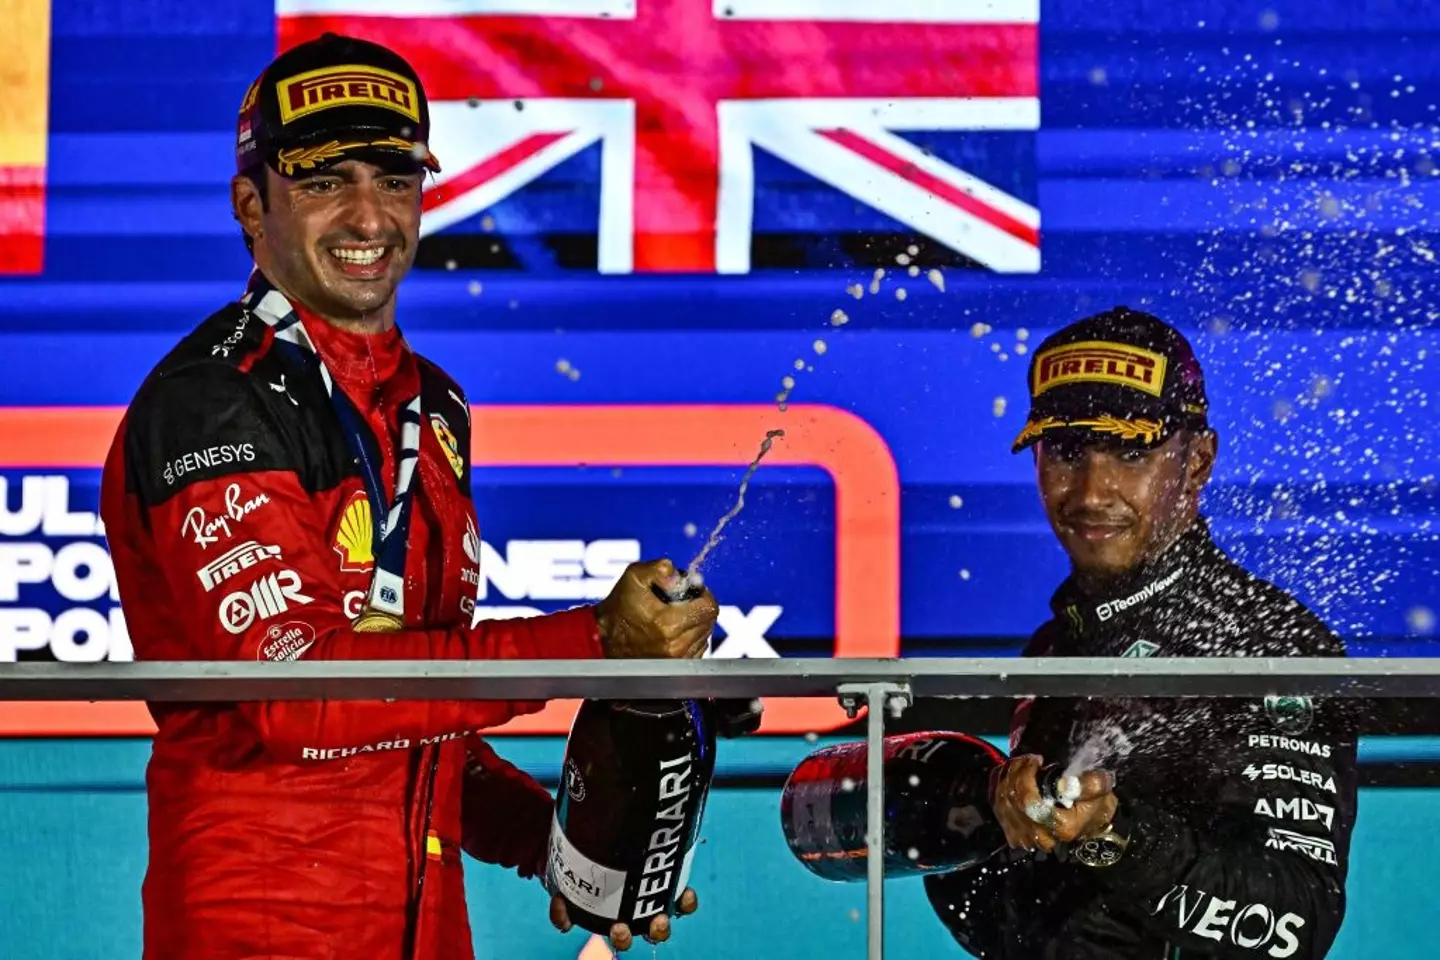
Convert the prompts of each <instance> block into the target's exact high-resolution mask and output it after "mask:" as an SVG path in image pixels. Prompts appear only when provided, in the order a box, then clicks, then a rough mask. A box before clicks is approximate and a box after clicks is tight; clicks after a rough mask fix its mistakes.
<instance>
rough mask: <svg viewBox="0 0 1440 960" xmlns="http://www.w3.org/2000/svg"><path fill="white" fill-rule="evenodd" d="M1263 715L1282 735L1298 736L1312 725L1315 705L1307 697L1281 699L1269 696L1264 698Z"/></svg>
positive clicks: (1272, 695)
mask: <svg viewBox="0 0 1440 960" xmlns="http://www.w3.org/2000/svg"><path fill="white" fill-rule="evenodd" d="M1265 714H1266V716H1268V717H1269V718H1270V722H1271V723H1273V724H1275V727H1276V728H1277V729H1278V730H1280V731H1281V732H1282V733H1288V734H1291V735H1292V736H1299V735H1300V734H1302V733H1304V732H1305V731H1307V730H1309V729H1310V725H1311V724H1312V723H1314V721H1315V704H1314V702H1313V701H1312V700H1311V699H1310V698H1309V697H1281V696H1276V695H1274V694H1271V695H1270V696H1268V697H1266V698H1265Z"/></svg>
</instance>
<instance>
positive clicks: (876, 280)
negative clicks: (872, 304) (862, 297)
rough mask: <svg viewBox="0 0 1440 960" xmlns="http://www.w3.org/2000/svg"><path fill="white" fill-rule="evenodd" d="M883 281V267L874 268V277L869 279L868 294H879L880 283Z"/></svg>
mask: <svg viewBox="0 0 1440 960" xmlns="http://www.w3.org/2000/svg"><path fill="white" fill-rule="evenodd" d="M883 279H885V268H884V267H876V268H875V276H874V277H872V278H871V279H870V292H871V293H879V292H880V281H881V280H883Z"/></svg>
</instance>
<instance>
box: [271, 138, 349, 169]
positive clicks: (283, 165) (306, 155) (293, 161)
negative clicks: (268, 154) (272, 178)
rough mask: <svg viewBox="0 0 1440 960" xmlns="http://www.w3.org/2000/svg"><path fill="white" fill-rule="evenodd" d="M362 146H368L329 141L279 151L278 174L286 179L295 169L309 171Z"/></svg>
mask: <svg viewBox="0 0 1440 960" xmlns="http://www.w3.org/2000/svg"><path fill="white" fill-rule="evenodd" d="M364 146H368V144H365V143H341V142H340V141H339V140H331V141H330V142H329V143H322V144H320V145H319V146H315V147H291V148H290V149H289V150H281V151H280V157H279V160H280V172H281V173H283V174H285V175H286V176H287V177H288V176H289V175H290V174H292V173H294V172H295V168H296V167H299V168H301V169H302V170H309V169H310V168H312V167H315V166H318V165H320V164H322V163H324V162H325V161H327V160H334V159H335V158H336V157H338V156H340V155H341V154H343V153H345V151H347V150H357V149H359V148H360V147H364Z"/></svg>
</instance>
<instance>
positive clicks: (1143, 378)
mask: <svg viewBox="0 0 1440 960" xmlns="http://www.w3.org/2000/svg"><path fill="white" fill-rule="evenodd" d="M1165 364H1166V359H1165V356H1164V355H1163V354H1159V353H1155V352H1154V351H1152V350H1145V349H1142V348H1140V347H1131V346H1127V345H1125V344H1120V343H1108V342H1106V341H1103V340H1085V341H1082V342H1080V343H1067V344H1065V345H1063V346H1059V347H1052V348H1050V349H1049V350H1046V351H1044V352H1043V353H1041V354H1040V355H1039V356H1038V357H1036V358H1035V375H1034V382H1033V383H1031V384H1030V392H1031V394H1032V395H1033V396H1036V397H1038V396H1040V394H1042V393H1044V392H1045V391H1046V390H1049V389H1050V388H1051V387H1058V386H1060V385H1062V384H1066V383H1114V384H1118V385H1120V386H1122V387H1134V388H1135V389H1136V390H1143V391H1144V392H1146V393H1148V394H1151V395H1152V396H1156V397H1158V396H1160V392H1161V390H1162V388H1163V387H1164V384H1165Z"/></svg>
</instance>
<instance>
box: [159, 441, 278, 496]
mask: <svg viewBox="0 0 1440 960" xmlns="http://www.w3.org/2000/svg"><path fill="white" fill-rule="evenodd" d="M254 462H255V445H254V444H253V443H217V444H215V445H213V446H209V447H205V448H203V449H200V450H192V451H190V452H189V453H187V454H185V455H184V456H180V457H176V458H175V459H174V460H171V461H169V462H168V463H166V464H165V469H164V470H163V471H161V475H162V476H163V477H164V478H165V485H166V486H167V487H173V486H174V485H175V481H176V480H183V479H185V478H186V477H187V476H189V475H190V474H192V473H195V472H197V471H201V470H209V469H211V468H212V467H220V466H224V465H225V464H229V463H254Z"/></svg>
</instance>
